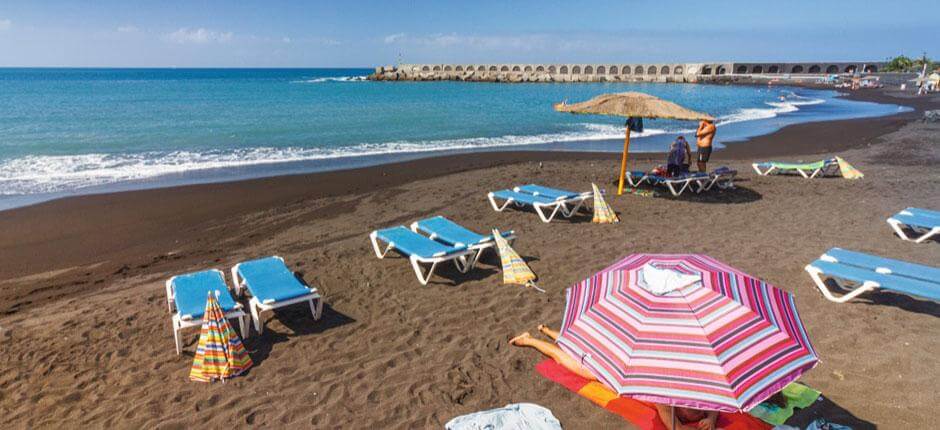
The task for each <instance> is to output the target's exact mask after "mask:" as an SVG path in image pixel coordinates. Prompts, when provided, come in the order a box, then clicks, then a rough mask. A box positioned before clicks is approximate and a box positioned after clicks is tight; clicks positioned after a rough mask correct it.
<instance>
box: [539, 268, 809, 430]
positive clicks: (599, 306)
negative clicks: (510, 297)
mask: <svg viewBox="0 0 940 430" xmlns="http://www.w3.org/2000/svg"><path fill="white" fill-rule="evenodd" d="M557 342H558V345H559V346H560V347H561V348H562V349H563V350H565V351H566V352H567V353H569V354H571V356H572V357H576V358H579V359H580V360H581V363H582V364H583V365H584V366H586V367H587V368H588V369H589V370H590V371H591V372H592V373H593V374H594V375H595V376H596V377H597V378H598V379H599V380H600V381H601V382H603V383H605V384H606V385H608V386H609V387H610V388H611V389H613V390H614V391H616V392H617V393H619V394H621V395H628V396H631V397H634V398H637V399H640V400H645V401H651V402H655V403H660V404H666V405H672V406H682V407H690V408H696V409H707V410H718V411H729V412H735V411H741V410H748V409H750V408H751V407H753V406H756V405H757V404H758V403H760V402H762V401H764V400H765V399H767V398H768V397H770V396H771V395H773V394H774V393H776V392H777V391H780V390H781V389H783V387H784V386H786V385H787V384H788V383H790V382H791V381H793V380H795V379H796V378H798V377H799V376H800V375H802V374H803V373H804V372H806V371H808V370H809V369H812V368H813V367H814V366H815V365H816V363H817V362H818V358H817V356H816V352H815V351H814V350H813V347H812V345H811V344H810V342H809V338H808V337H807V335H806V332H805V330H804V328H803V324H802V322H801V321H800V318H799V315H798V314H797V311H796V305H795V303H794V301H793V296H792V295H790V294H789V293H787V292H785V291H782V290H780V289H777V288H776V287H774V286H772V285H770V284H767V283H765V282H763V281H761V280H760V279H757V278H753V277H751V276H748V275H746V274H744V273H742V272H740V271H738V270H736V269H733V268H731V267H729V266H727V265H725V264H723V263H721V262H718V261H716V260H714V259H712V258H710V257H707V256H704V255H652V254H634V255H631V256H629V257H627V258H626V259H624V260H622V261H620V262H618V263H616V264H614V265H613V266H611V267H609V268H607V269H604V270H603V271H601V272H599V273H598V274H596V275H594V276H592V277H591V278H588V279H586V280H584V281H582V282H580V283H578V284H575V285H574V286H573V287H571V288H569V289H568V291H567V304H566V307H565V315H564V321H563V323H562V327H561V332H560V336H559V337H558V340H557Z"/></svg>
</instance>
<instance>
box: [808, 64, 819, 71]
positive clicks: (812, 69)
mask: <svg viewBox="0 0 940 430" xmlns="http://www.w3.org/2000/svg"><path fill="white" fill-rule="evenodd" d="M821 71H822V67H820V66H819V64H813V65H812V66H809V72H810V73H819V72H821Z"/></svg>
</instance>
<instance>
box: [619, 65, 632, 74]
mask: <svg viewBox="0 0 940 430" xmlns="http://www.w3.org/2000/svg"><path fill="white" fill-rule="evenodd" d="M632 71H633V69H631V68H630V66H623V68H622V69H620V73H621V74H623V75H629V74H630V72H632Z"/></svg>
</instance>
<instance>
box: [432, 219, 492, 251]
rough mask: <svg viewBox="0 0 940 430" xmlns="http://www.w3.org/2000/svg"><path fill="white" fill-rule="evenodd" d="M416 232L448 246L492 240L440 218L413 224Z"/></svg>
mask: <svg viewBox="0 0 940 430" xmlns="http://www.w3.org/2000/svg"><path fill="white" fill-rule="evenodd" d="M415 226H417V228H418V230H421V231H423V232H425V233H427V234H429V235H432V239H434V240H439V241H442V242H444V243H447V244H449V245H453V244H456V243H463V244H467V245H476V244H478V243H481V242H486V241H489V240H492V238H491V237H489V236H483V235H480V234H477V233H474V232H473V231H471V230H467V229H466V228H464V227H463V226H461V225H460V224H457V223H455V222H453V221H451V220H449V219H447V218H444V217H442V216H436V217H434V218H427V219H423V220H421V221H418V222H416V223H415Z"/></svg>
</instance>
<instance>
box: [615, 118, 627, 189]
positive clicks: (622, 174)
mask: <svg viewBox="0 0 940 430" xmlns="http://www.w3.org/2000/svg"><path fill="white" fill-rule="evenodd" d="M626 129H627V132H626V137H624V139H623V156H622V157H621V158H620V185H618V186H617V195H618V196H622V195H623V179H624V177H625V176H626V174H627V154H629V153H630V126H629V125H627V126H626Z"/></svg>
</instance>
